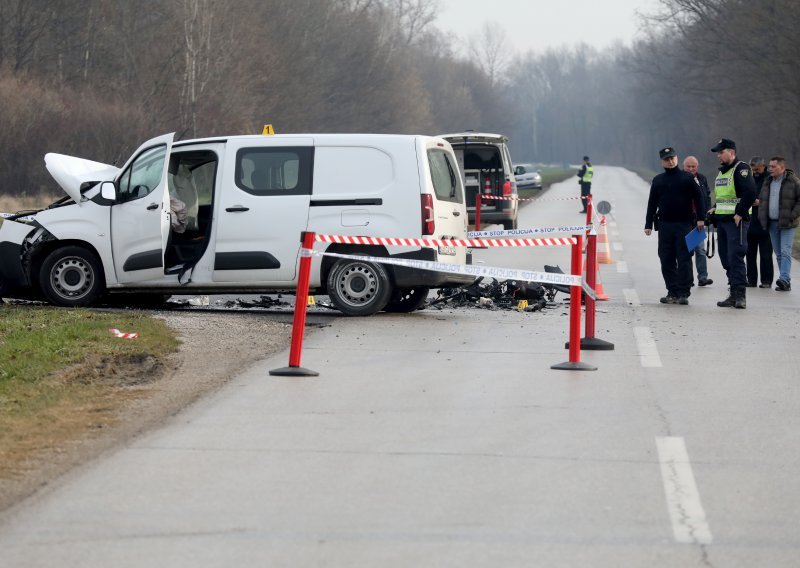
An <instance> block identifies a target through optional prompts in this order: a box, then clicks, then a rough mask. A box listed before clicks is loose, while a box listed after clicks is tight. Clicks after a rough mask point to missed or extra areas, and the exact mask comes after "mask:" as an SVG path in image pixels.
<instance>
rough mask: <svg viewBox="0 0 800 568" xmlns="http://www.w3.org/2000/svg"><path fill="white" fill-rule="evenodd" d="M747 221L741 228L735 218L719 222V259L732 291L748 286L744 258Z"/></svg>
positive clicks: (742, 222)
mask: <svg viewBox="0 0 800 568" xmlns="http://www.w3.org/2000/svg"><path fill="white" fill-rule="evenodd" d="M749 225H750V223H749V222H747V221H744V220H743V221H741V222H740V223H739V226H738V227H737V226H736V223H734V221H733V217H730V218H728V219H725V220H724V221H717V245H718V246H719V259H720V260H721V261H722V268H724V269H725V274H727V275H728V285H729V286H730V287H731V290H733V289H734V288H740V287H741V288H744V287H745V286H747V270H746V269H745V265H744V257H745V255H746V254H747V229H748V226H749Z"/></svg>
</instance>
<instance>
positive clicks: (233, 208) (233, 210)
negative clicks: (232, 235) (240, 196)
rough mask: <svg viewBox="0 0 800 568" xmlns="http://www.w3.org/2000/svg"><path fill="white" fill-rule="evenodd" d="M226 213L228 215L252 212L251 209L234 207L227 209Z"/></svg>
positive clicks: (239, 206) (240, 206)
mask: <svg viewBox="0 0 800 568" xmlns="http://www.w3.org/2000/svg"><path fill="white" fill-rule="evenodd" d="M225 211H227V212H228V213H241V212H242V211H250V208H249V207H243V206H242V205H234V206H233V207H226V208H225Z"/></svg>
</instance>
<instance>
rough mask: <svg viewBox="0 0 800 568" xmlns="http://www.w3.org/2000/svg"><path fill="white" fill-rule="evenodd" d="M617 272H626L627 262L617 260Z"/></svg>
mask: <svg viewBox="0 0 800 568" xmlns="http://www.w3.org/2000/svg"><path fill="white" fill-rule="evenodd" d="M617 272H620V273H621V272H628V263H627V262H625V261H624V260H618V261H617Z"/></svg>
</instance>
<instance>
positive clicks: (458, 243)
mask: <svg viewBox="0 0 800 568" xmlns="http://www.w3.org/2000/svg"><path fill="white" fill-rule="evenodd" d="M315 240H316V241H317V242H321V243H338V244H349V245H385V246H394V247H475V248H481V247H552V246H562V245H574V244H575V239H573V238H570V237H553V238H547V239H413V238H388V237H355V236H349V235H316V239H315Z"/></svg>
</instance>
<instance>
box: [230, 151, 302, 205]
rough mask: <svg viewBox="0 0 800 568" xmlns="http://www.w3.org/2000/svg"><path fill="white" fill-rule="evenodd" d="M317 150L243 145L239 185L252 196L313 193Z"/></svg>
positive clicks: (238, 165)
mask: <svg viewBox="0 0 800 568" xmlns="http://www.w3.org/2000/svg"><path fill="white" fill-rule="evenodd" d="M313 152H314V149H313V148H311V147H309V146H305V147H297V148H290V147H284V148H242V149H241V150H239V151H238V152H237V153H236V174H235V175H236V185H237V186H238V187H239V188H240V189H243V190H244V191H246V192H247V193H252V194H253V195H307V194H310V193H311V172H312V170H313V156H314V153H313Z"/></svg>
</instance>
